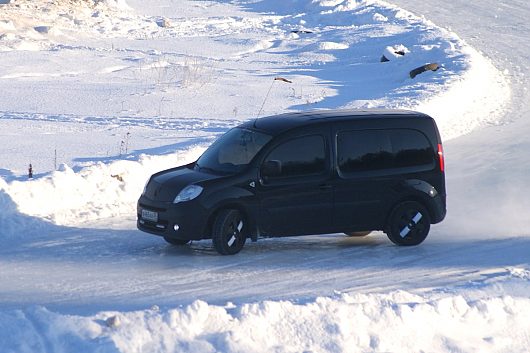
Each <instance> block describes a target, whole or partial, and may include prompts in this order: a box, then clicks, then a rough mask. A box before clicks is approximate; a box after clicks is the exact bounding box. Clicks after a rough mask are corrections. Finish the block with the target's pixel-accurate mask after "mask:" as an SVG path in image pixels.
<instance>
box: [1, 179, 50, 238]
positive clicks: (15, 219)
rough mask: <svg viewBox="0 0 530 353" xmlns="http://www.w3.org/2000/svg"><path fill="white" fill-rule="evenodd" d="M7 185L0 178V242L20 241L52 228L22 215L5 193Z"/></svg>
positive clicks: (33, 218)
mask: <svg viewBox="0 0 530 353" xmlns="http://www.w3.org/2000/svg"><path fill="white" fill-rule="evenodd" d="M6 188H7V184H6V183H5V182H4V180H3V179H2V178H0V210H1V211H0V241H1V242H2V243H4V244H5V242H6V241H11V240H21V239H24V238H26V237H28V236H31V235H34V234H37V233H39V232H42V231H44V230H45V229H49V228H52V227H53V224H51V223H48V222H46V221H43V220H41V219H38V218H35V217H30V216H28V215H25V214H22V213H21V212H20V211H19V209H18V206H17V205H16V203H15V202H13V200H12V199H11V197H10V196H9V195H8V194H7V192H6Z"/></svg>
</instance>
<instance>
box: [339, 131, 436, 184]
mask: <svg viewBox="0 0 530 353" xmlns="http://www.w3.org/2000/svg"><path fill="white" fill-rule="evenodd" d="M337 161H338V167H339V171H340V172H341V174H344V175H351V174H358V173H361V174H365V173H368V172H376V174H385V173H389V174H395V173H402V172H417V171H424V170H430V169H433V168H434V166H435V159H434V149H433V147H432V146H431V145H430V143H429V141H428V140H427V137H425V135H423V134H422V133H421V132H419V131H417V130H412V129H387V130H356V131H342V132H339V133H338V134H337Z"/></svg>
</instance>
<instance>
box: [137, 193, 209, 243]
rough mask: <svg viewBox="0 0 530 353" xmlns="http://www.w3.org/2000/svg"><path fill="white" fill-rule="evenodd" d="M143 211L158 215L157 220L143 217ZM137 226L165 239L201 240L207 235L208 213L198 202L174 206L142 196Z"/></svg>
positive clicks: (138, 206)
mask: <svg viewBox="0 0 530 353" xmlns="http://www.w3.org/2000/svg"><path fill="white" fill-rule="evenodd" d="M142 210H147V211H150V212H152V214H153V213H154V214H156V219H154V218H153V217H149V219H147V218H144V217H142ZM152 214H151V215H152ZM136 226H137V227H138V229H139V230H141V231H143V232H147V233H150V234H154V235H158V236H163V237H165V238H170V239H181V240H199V239H203V238H205V235H206V234H207V226H208V212H207V211H206V210H205V209H204V208H203V207H202V206H201V205H200V204H199V203H198V202H197V200H192V201H187V202H182V203H178V204H174V203H169V202H160V201H154V200H151V199H149V198H147V197H145V196H141V197H140V199H139V200H138V204H137V222H136Z"/></svg>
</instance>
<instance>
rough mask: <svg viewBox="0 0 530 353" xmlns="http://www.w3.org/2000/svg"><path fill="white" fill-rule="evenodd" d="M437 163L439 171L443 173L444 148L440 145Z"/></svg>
mask: <svg viewBox="0 0 530 353" xmlns="http://www.w3.org/2000/svg"><path fill="white" fill-rule="evenodd" d="M438 161H439V162H440V171H441V172H443V171H444V170H445V162H444V148H443V147H442V144H441V143H439V144H438Z"/></svg>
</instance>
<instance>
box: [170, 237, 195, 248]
mask: <svg viewBox="0 0 530 353" xmlns="http://www.w3.org/2000/svg"><path fill="white" fill-rule="evenodd" d="M164 240H165V241H167V242H168V243H169V244H171V245H178V246H182V245H186V244H188V243H189V242H190V241H189V240H184V239H175V238H168V237H164Z"/></svg>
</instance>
